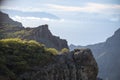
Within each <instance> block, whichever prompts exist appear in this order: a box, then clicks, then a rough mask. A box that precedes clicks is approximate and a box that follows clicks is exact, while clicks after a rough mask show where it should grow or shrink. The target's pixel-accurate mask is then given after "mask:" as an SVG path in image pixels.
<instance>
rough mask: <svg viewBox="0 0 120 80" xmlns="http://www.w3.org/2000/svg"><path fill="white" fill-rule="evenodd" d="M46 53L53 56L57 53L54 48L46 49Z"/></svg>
mask: <svg viewBox="0 0 120 80" xmlns="http://www.w3.org/2000/svg"><path fill="white" fill-rule="evenodd" d="M46 51H48V52H49V53H51V54H53V55H57V54H58V51H57V50H56V49H55V48H47V49H46Z"/></svg>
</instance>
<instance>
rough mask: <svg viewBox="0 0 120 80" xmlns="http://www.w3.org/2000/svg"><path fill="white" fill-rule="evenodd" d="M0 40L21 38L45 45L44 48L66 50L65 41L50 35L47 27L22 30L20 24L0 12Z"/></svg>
mask: <svg viewBox="0 0 120 80" xmlns="http://www.w3.org/2000/svg"><path fill="white" fill-rule="evenodd" d="M0 17H1V18H0V34H1V35H0V39H3V38H16V37H17V38H22V39H28V40H36V41H38V42H40V43H43V44H45V46H46V47H50V48H56V49H57V50H61V49H62V48H68V45H67V41H66V40H64V39H60V38H59V37H57V36H54V35H52V33H51V32H50V30H49V29H48V25H41V26H38V27H35V28H24V27H23V26H22V24H21V23H19V22H17V21H13V20H12V19H11V18H9V16H8V15H7V14H5V13H2V12H0Z"/></svg>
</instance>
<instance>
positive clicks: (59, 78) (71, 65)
mask: <svg viewBox="0 0 120 80" xmlns="http://www.w3.org/2000/svg"><path fill="white" fill-rule="evenodd" d="M97 74H98V67H97V63H96V61H95V59H94V57H93V55H92V52H91V50H90V49H76V50H74V51H72V52H69V53H64V54H61V55H57V56H55V57H54V60H53V62H51V63H49V64H48V65H46V66H44V67H42V68H40V67H36V68H34V70H33V72H31V73H25V74H23V75H21V78H22V79H25V80H28V79H31V80H97Z"/></svg>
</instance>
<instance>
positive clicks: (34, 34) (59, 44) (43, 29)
mask: <svg viewBox="0 0 120 80" xmlns="http://www.w3.org/2000/svg"><path fill="white" fill-rule="evenodd" d="M27 31H28V32H29V31H31V32H30V34H29V35H23V36H22V38H23V39H29V40H31V39H33V40H36V41H38V42H41V43H43V44H45V45H46V46H47V47H52V48H56V49H57V50H61V49H62V48H68V45H67V41H66V40H64V39H60V38H59V37H57V36H54V35H52V33H51V32H50V30H49V29H48V25H47V24H45V25H41V26H39V27H36V28H34V29H29V30H27Z"/></svg>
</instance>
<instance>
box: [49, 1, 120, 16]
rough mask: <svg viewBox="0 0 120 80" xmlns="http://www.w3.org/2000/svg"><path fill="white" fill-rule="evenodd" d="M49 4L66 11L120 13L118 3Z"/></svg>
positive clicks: (58, 9) (51, 6)
mask: <svg viewBox="0 0 120 80" xmlns="http://www.w3.org/2000/svg"><path fill="white" fill-rule="evenodd" d="M47 6H48V7H50V8H53V9H56V10H57V11H66V12H88V13H108V12H110V13H114V12H113V11H115V12H117V13H119V14H120V5H117V4H99V3H86V4H85V5H84V6H63V5H56V4H47Z"/></svg>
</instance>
